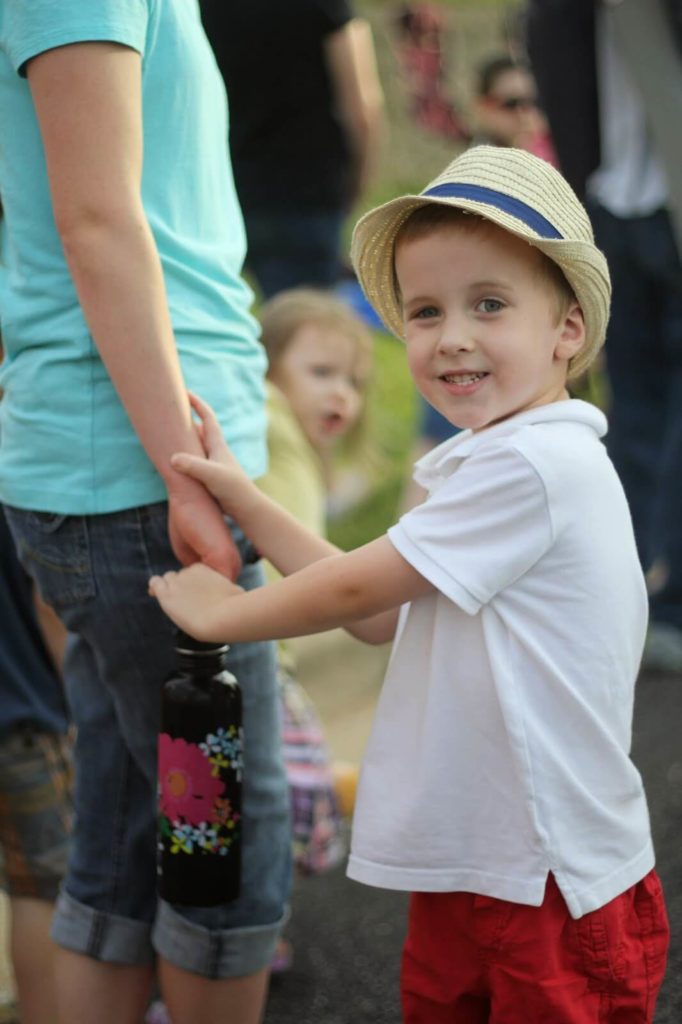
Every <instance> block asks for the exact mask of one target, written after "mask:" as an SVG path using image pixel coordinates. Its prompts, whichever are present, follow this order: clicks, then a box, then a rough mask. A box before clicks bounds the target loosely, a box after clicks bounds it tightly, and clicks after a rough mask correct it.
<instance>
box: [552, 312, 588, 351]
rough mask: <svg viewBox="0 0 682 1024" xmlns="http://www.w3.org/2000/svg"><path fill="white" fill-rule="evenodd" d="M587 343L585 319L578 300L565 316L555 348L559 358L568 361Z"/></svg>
mask: <svg viewBox="0 0 682 1024" xmlns="http://www.w3.org/2000/svg"><path fill="white" fill-rule="evenodd" d="M584 344H585V320H584V318H583V311H582V309H581V308H580V306H579V305H578V303H577V302H574V303H572V304H571V305H570V306H569V308H568V309H567V311H566V313H565V314H564V316H563V320H562V325H561V334H560V337H559V340H558V342H557V344H556V347H555V349H554V355H555V357H556V358H557V359H565V360H566V361H567V362H568V360H569V359H572V358H573V356H577V354H578V352H580V349H581V348H582V347H583V345H584Z"/></svg>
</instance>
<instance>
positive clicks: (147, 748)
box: [6, 503, 291, 978]
mask: <svg viewBox="0 0 682 1024" xmlns="http://www.w3.org/2000/svg"><path fill="white" fill-rule="evenodd" d="M6 513H7V519H8V522H9V525H10V529H11V531H12V534H13V536H14V539H15V542H16V545H17V549H18V552H19V557H20V560H21V561H22V563H23V565H24V567H25V568H26V569H27V571H28V572H29V573H30V574H31V576H33V578H34V580H35V581H36V583H37V585H38V587H39V589H40V592H41V594H42V596H43V598H44V599H45V601H46V602H47V603H48V604H50V605H52V606H53V607H54V608H55V610H56V611H57V613H58V614H59V616H60V618H61V619H62V621H63V623H64V624H65V626H66V627H67V629H68V630H69V631H70V633H71V638H70V641H69V644H68V645H67V653H66V662H65V680H66V688H67V695H68V698H69V703H70V706H71V710H72V714H73V717H74V721H75V723H76V726H77V738H76V747H75V766H76V783H75V806H76V827H75V831H74V838H73V843H72V847H71V853H70V857H69V863H68V869H67V874H66V879H65V883H64V886H63V889H62V893H61V895H60V897H59V900H58V903H57V910H56V914H55V920H54V925H53V932H52V934H53V938H54V939H55V941H56V942H58V943H59V944H60V945H61V946H64V947H65V948H67V949H71V950H74V951H76V952H78V953H83V954H86V955H88V956H91V957H93V958H95V959H97V960H101V961H105V962H108V963H119V964H129V965H141V964H146V963H150V962H151V961H152V960H153V957H154V953H155V952H156V953H158V954H160V955H161V956H163V957H164V958H165V959H166V960H168V961H169V962H170V963H172V964H174V965H175V966H177V967H180V968H182V969H184V970H187V971H191V972H193V973H195V974H199V975H201V976H203V977H207V978H229V977H238V976H242V975H247V974H252V973H254V972H256V971H258V970H260V969H261V968H263V967H265V966H266V965H267V964H268V963H269V961H270V959H271V957H272V954H273V951H274V948H275V945H276V942H277V937H278V934H279V931H280V928H281V925H282V923H283V921H284V919H285V916H286V905H287V900H288V895H289V887H290V877H291V853H290V822H289V810H288V808H289V797H288V790H287V783H286V778H285V775H284V771H283V767H282V757H281V739H280V729H279V721H278V699H277V684H276V673H275V657H274V649H273V646H272V645H271V644H267V643H258V644H239V645H235V647H233V648H232V650H231V651H230V653H229V657H228V667H229V668H230V670H231V671H232V672H234V674H235V675H236V676H237V678H238V680H239V681H240V683H241V684H242V688H243V696H244V791H243V805H242V822H243V847H242V851H243V858H242V865H243V866H242V883H241V893H240V896H239V898H238V899H237V900H235V901H234V902H232V903H230V904H226V905H224V906H218V907H210V908H194V907H178V906H171V905H169V904H166V903H164V902H163V901H161V900H159V899H158V897H157V893H156V827H155V826H156V746H157V734H158V731H159V718H160V689H161V685H162V683H163V682H164V680H165V679H167V678H168V677H169V676H170V675H171V674H172V672H173V670H174V668H175V664H176V662H175V654H174V650H173V625H172V623H171V622H170V620H169V619H167V618H166V616H165V615H164V614H163V612H162V611H161V610H160V608H159V606H158V604H157V602H156V601H154V600H153V599H152V598H150V597H149V596H148V595H147V581H148V579H149V576H150V575H152V574H155V573H163V572H166V571H168V570H169V569H174V568H177V561H176V559H175V556H174V555H173V552H172V550H171V548H170V544H169V541H168V532H167V506H166V504H165V503H157V504H154V505H148V506H144V507H141V508H135V509H128V510H125V511H123V512H115V513H111V514H106V515H97V516H85V517H83V516H64V515H53V514H51V513H44V512H30V511H24V510H19V509H13V508H7V509H6ZM234 533H235V539H236V540H237V542H238V544H240V545H241V547H242V550H244V545H245V543H246V542H245V540H244V538H243V536H242V535H241V534H238V531H234ZM261 582H262V576H261V569H260V566H258V565H247V566H245V568H244V570H243V572H242V575H241V577H240V579H239V583H240V585H241V586H243V587H244V588H245V589H251V588H253V587H255V586H258V585H259V584H260V583H261Z"/></svg>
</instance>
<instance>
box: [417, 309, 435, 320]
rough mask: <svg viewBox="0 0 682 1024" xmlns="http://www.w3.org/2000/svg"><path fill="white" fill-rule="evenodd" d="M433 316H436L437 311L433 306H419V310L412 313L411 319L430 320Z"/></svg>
mask: <svg viewBox="0 0 682 1024" xmlns="http://www.w3.org/2000/svg"><path fill="white" fill-rule="evenodd" d="M434 316H438V310H437V308H436V307H435V306H421V307H420V308H419V309H417V310H415V311H414V313H413V314H412V319H414V320H430V319H431V318H432V317H434Z"/></svg>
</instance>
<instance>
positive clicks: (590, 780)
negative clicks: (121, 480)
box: [150, 146, 668, 1024]
mask: <svg viewBox="0 0 682 1024" xmlns="http://www.w3.org/2000/svg"><path fill="white" fill-rule="evenodd" d="M353 257H354V263H355V266H356V270H357V272H358V276H359V278H360V281H361V283H362V285H363V288H364V289H365V292H366V293H367V295H368V298H369V299H370V301H371V302H372V303H373V304H374V305H375V306H376V308H377V310H378V311H379V312H380V314H381V316H382V319H383V320H384V322H385V323H386V324H387V326H388V327H389V329H390V330H392V331H393V332H395V333H396V334H398V335H401V336H402V337H404V338H405V340H406V353H407V360H408V364H409V367H410V371H411V373H412V376H413V377H414V380H415V383H416V385H417V387H418V388H419V390H420V391H421V393H422V394H423V395H424V397H425V398H427V399H428V401H430V402H431V403H432V404H433V405H435V406H436V408H438V409H439V410H440V411H441V412H442V413H443V414H444V415H445V416H446V417H447V418H448V419H449V420H450V421H451V422H452V423H453V424H456V425H457V426H458V427H461V428H463V429H462V433H460V434H458V435H457V436H455V437H454V438H451V439H450V440H448V441H446V442H444V444H442V445H440V446H439V447H438V448H437V449H436V450H435V451H433V452H432V453H430V454H429V455H428V456H426V458H424V459H422V460H421V462H420V463H419V464H418V465H417V467H416V469H417V473H418V475H419V478H420V480H421V481H422V483H423V484H424V485H425V486H426V487H427V490H428V492H429V493H428V497H427V499H426V501H425V502H424V503H423V504H422V505H420V506H418V507H417V508H415V509H413V510H412V511H411V512H409V513H408V514H407V515H405V516H403V518H402V519H401V520H400V522H399V523H398V524H397V525H395V526H393V527H392V528H391V529H390V530H389V531H388V535H387V536H384V537H382V538H380V539H378V540H376V541H373V542H372V543H370V544H367V545H365V546H364V547H362V548H360V549H358V550H357V551H353V552H350V553H349V554H339V553H338V552H337V551H336V549H334V548H333V547H332V546H331V545H329V544H327V543H325V542H324V541H321V540H320V539H319V538H317V537H315V536H313V535H312V534H310V533H307V532H306V531H305V530H304V529H303V528H302V527H301V526H300V525H299V524H298V523H296V521H295V520H293V519H292V518H291V517H289V516H288V515H287V513H286V512H284V511H283V510H281V509H280V508H278V506H277V505H275V504H274V503H273V502H270V501H268V499H267V498H265V497H264V496H263V495H262V494H259V493H258V491H257V490H256V489H255V488H254V487H253V485H252V484H250V483H249V481H248V480H247V479H246V477H245V476H244V474H243V472H242V471H240V470H239V468H238V464H237V463H236V461H235V460H234V459H233V457H232V456H231V454H230V453H229V451H228V450H227V448H226V446H225V445H224V443H223V442H222V441H221V438H220V432H219V430H218V428H217V426H216V425H215V421H214V419H213V418H212V417H211V416H210V413H209V412H208V410H207V409H206V408H204V409H203V415H204V417H205V421H206V426H207V429H206V436H205V441H206V442H207V449H208V455H209V458H208V459H200V458H197V457H192V456H188V455H184V454H183V455H176V456H174V465H176V467H177V468H178V469H179V470H181V471H184V472H186V473H189V474H190V475H191V476H192V477H196V478H197V479H199V480H201V481H203V482H204V483H205V484H206V486H208V487H209V488H210V489H211V491H212V492H213V494H214V495H215V496H216V498H217V499H218V501H219V502H220V503H221V505H222V506H223V508H224V509H225V510H226V511H227V512H228V513H229V514H230V515H233V516H234V517H235V519H236V520H237V521H238V522H242V523H248V526H249V532H250V536H251V537H252V538H253V540H254V543H255V544H256V545H257V546H258V547H259V548H260V549H261V550H262V551H263V553H264V554H266V555H267V556H268V557H269V558H270V559H271V560H272V561H273V562H274V563H275V564H276V565H277V567H278V568H279V569H280V571H281V572H282V573H283V574H284V575H289V574H291V575H289V578H288V579H284V580H281V581H279V582H278V583H276V584H275V585H273V586H269V587H265V588H263V589H262V590H261V591H257V592H251V593H243V592H241V591H240V590H239V589H238V588H236V587H235V586H234V585H233V584H231V583H230V582H229V581H227V580H225V579H224V578H223V577H221V576H220V575H218V574H217V573H215V572H213V571H212V570H210V569H208V568H207V567H206V566H200V565H196V566H193V567H191V568H190V569H186V570H183V571H182V572H180V573H168V574H167V575H166V576H165V577H163V578H162V577H154V578H152V580H151V581H150V590H151V592H152V593H153V594H154V595H155V596H156V597H157V598H158V599H159V601H160V602H161V605H162V607H163V608H164V609H165V610H166V612H167V613H168V614H169V615H170V616H171V618H172V619H173V620H174V621H175V622H177V623H178V624H179V625H180V626H182V628H184V629H186V630H188V631H189V632H191V633H194V634H196V635H197V636H198V637H199V638H201V639H204V640H218V639H220V640H223V639H227V640H229V641H230V642H233V641H234V642H239V641H245V640H251V639H255V638H257V637H266V636H267V637H281V636H293V635H297V634H300V633H310V632H315V631H318V630H322V629H328V628H330V627H331V626H338V625H345V626H346V628H348V629H349V630H350V631H351V632H353V633H354V634H355V635H357V636H361V637H364V638H365V639H367V640H369V641H374V642H376V641H379V640H383V639H385V638H386V637H387V636H394V637H395V639H394V645H393V652H392V656H391V661H390V663H389V666H388V670H387V676H386V681H385V684H384V689H383V692H382V695H381V699H380V701H379V706H378V709H377V715H376V720H375V723H374V729H373V733H372V736H371V738H370V741H369V744H368V747H367V752H366V755H365V761H364V766H363V772H362V777H361V780H360V788H359V792H358V801H357V805H356V810H355V819H354V826H353V843H352V851H351V857H350V864H349V875H350V876H351V878H354V879H356V880H358V881H361V882H364V883H366V884H368V885H374V886H380V887H385V888H392V889H400V890H408V891H411V892H412V899H411V904H410V921H409V930H408V935H407V940H406V944H405V950H404V956H403V971H402V998H403V1011H404V1019H405V1021H406V1022H407V1024H436V1022H438V1024H445V1022H446V1021H448V1022H450V1021H458V1022H461V1024H473V1022H480V1024H483V1022H487V1024H528V1022H529V1021H533V1022H535V1021H538V1022H539V1021H552V1022H553V1024H598V1022H600V1021H604V1020H606V1019H608V1020H613V1021H615V1020H617V1019H618V1020H623V1021H625V1020H628V1021H635V1020H637V1021H641V1022H642V1024H644V1022H651V1020H652V1018H653V1013H654V1005H655V1002H656V996H657V993H658V989H659V986H660V984H661V980H662V978H663V973H664V968H665V960H666V953H667V945H668V924H667V918H666V912H665V907H664V903H663V897H662V893H661V887H660V883H659V881H658V878H657V876H656V873H655V871H654V852H653V848H652V843H651V835H650V828H649V818H648V812H647V805H646V798H645V795H644V790H643V786H642V781H641V778H640V776H639V773H638V772H637V770H636V768H635V766H634V765H633V764H632V762H631V760H630V757H629V749H630V739H631V730H632V710H633V697H634V684H635V679H636V676H637V671H638V667H639V662H640V658H641V654H642V647H643V642H644V635H645V630H646V617H647V599H646V588H645V585H644V579H643V576H642V572H641V569H640V566H639V561H638V557H637V550H636V547H635V542H634V536H633V531H632V523H631V520H630V514H629V511H628V507H627V502H626V500H625V496H624V494H623V489H622V487H621V484H620V482H619V480H618V477H617V475H616V473H615V470H614V468H613V466H612V464H611V462H610V460H609V458H608V455H607V453H606V449H605V447H604V445H603V444H602V442H601V438H602V436H603V434H604V433H605V431H606V420H605V417H604V416H603V414H602V413H601V412H600V411H599V410H598V409H596V408H595V407H594V406H591V405H589V404H587V403H585V402H582V401H580V400H577V399H571V398H570V397H569V394H568V391H567V389H566V385H567V381H568V380H569V379H573V378H574V377H576V376H577V375H579V374H580V373H582V372H583V371H584V370H585V368H586V367H587V366H589V364H590V363H591V362H592V360H593V359H594V357H595V355H596V354H597V351H598V350H599V348H600V346H601V345H602V344H603V341H604V335H605V331H606V324H607V320H608V310H609V298H610V281H609V274H608V268H607V265H606V261H605V259H604V257H603V255H602V253H601V252H600V251H599V250H598V249H597V248H596V246H595V244H594V240H593V235H592V229H591V226H590V221H589V218H588V216H587V214H586V212H585V210H584V209H583V207H582V206H581V204H580V203H579V201H578V200H577V198H576V196H575V194H574V193H573V192H572V190H571V189H570V187H569V186H568V185H567V183H566V182H565V181H564V179H563V178H562V177H561V175H560V174H559V173H558V171H556V170H555V169H554V168H552V167H551V166H550V165H549V164H548V163H546V162H545V161H543V160H539V159H537V158H536V157H533V156H531V155H530V154H528V153H525V152H523V151H521V150H517V149H503V148H496V147H490V146H479V147H475V148H473V149H470V150H468V151H467V152H466V153H465V154H463V155H462V156H461V157H459V158H458V159H457V160H455V161H454V162H453V163H452V164H451V165H450V166H449V167H448V168H446V170H445V171H444V172H443V173H442V174H441V175H440V176H439V177H438V178H437V179H436V180H435V181H434V182H432V183H431V184H430V185H429V186H427V188H426V189H425V190H424V191H423V192H422V193H421V194H420V195H410V196H402V197H400V198H398V199H394V200H393V201H392V202H389V203H387V204H385V205H384V206H382V207H380V208H379V209H377V210H374V211H372V212H371V213H369V214H367V215H366V216H365V217H364V218H363V219H362V220H361V221H360V223H359V224H358V226H357V227H356V229H355V234H354V240H353Z"/></svg>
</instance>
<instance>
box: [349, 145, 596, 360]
mask: <svg viewBox="0 0 682 1024" xmlns="http://www.w3.org/2000/svg"><path fill="white" fill-rule="evenodd" d="M430 203H437V204H440V205H443V206H452V207H456V208H457V209H461V210H466V211H468V212H470V213H475V214H478V215H479V216H480V217H484V218H485V219H486V220H489V221H492V222H493V223H494V224H497V225H499V227H501V228H504V229H505V230H506V231H510V232H511V233H512V234H513V235H516V236H517V237H518V238H522V239H524V241H526V242H529V243H530V244H531V245H534V246H535V247H536V248H537V249H540V251H541V252H543V253H545V255H546V256H548V257H549V258H550V259H551V260H553V261H554V262H555V263H556V264H557V265H558V266H559V267H560V268H561V270H562V271H563V274H564V276H565V277H566V280H567V281H568V283H569V285H570V286H571V288H572V289H573V292H574V294H575V296H576V299H577V300H578V303H579V304H580V307H581V309H582V312H583V317H584V320H585V344H584V345H583V347H582V349H581V350H580V352H579V353H578V354H577V355H576V356H574V357H573V359H572V360H571V363H570V366H569V374H568V375H569V377H571V378H574V377H578V376H579V375H580V374H581V373H582V372H583V371H584V370H585V369H587V367H588V366H589V365H590V363H591V362H592V360H593V359H594V357H595V355H596V353H597V352H598V350H599V348H600V347H601V346H602V345H603V343H604V337H605V334H606V324H607V322H608V318H609V302H610V298H611V281H610V278H609V271H608V266H607V264H606V259H605V257H604V255H603V253H602V252H600V250H599V249H598V248H597V247H596V245H595V244H594V236H593V234H592V227H591V225H590V220H589V217H588V216H587V212H586V211H585V208H584V207H583V206H582V204H581V203H580V201H579V200H578V198H577V196H576V195H575V193H574V192H573V190H572V188H571V187H570V185H569V184H568V183H567V182H566V180H565V179H564V178H563V177H562V176H561V174H560V173H559V172H558V171H557V170H555V169H554V168H553V167H552V166H551V165H550V164H548V163H547V162H546V161H545V160H541V159H539V158H538V157H535V156H532V155H531V154H530V153H526V152H525V151H524V150H521V149H508V148H503V147H497V146H475V147H473V148H472V149H468V150H467V151H466V152H465V153H463V154H462V155H461V156H459V157H457V159H456V160H453V162H452V163H451V164H450V165H449V166H448V167H446V168H445V170H444V171H443V173H442V174H441V175H439V177H437V178H436V179H435V180H434V181H432V182H431V183H430V184H429V185H427V187H426V188H425V189H424V191H423V192H422V193H421V194H420V195H407V196H400V197H399V198H398V199H393V200H391V202H389V203H385V204H384V205H383V206H379V207H377V208H376V209H375V210H372V211H370V213H367V214H365V216H364V217H362V218H361V219H360V220H359V221H358V223H357V225H356V227H355V231H354V232H353V240H352V243H351V259H352V261H353V266H354V267H355V271H356V273H357V276H358V280H359V281H360V284H361V285H362V289H363V291H364V293H365V295H366V296H367V298H368V300H369V302H370V303H371V305H372V306H373V307H374V309H375V310H376V311H377V313H378V314H379V316H380V317H381V319H382V320H383V322H384V323H385V324H386V326H387V327H388V329H389V330H390V331H391V332H392V333H393V334H395V335H396V336H397V337H403V335H404V322H403V315H402V308H401V303H400V297H399V295H398V292H397V288H396V281H395V272H394V263H393V256H394V247H395V238H396V235H397V233H398V231H399V230H400V227H401V226H402V224H404V222H405V221H406V220H407V218H408V217H409V216H410V214H411V213H413V212H414V211H415V210H416V209H418V208H419V207H420V206H426V205H427V204H430Z"/></svg>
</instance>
